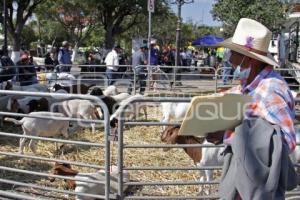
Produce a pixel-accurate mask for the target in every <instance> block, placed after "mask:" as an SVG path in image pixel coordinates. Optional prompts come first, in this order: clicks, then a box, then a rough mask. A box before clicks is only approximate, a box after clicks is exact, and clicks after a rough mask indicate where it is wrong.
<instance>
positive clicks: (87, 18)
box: [37, 0, 97, 46]
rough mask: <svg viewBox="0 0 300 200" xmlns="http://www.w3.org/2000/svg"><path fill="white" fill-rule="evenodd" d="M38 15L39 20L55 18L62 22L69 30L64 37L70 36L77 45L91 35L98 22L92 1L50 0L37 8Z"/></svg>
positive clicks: (56, 20)
mask: <svg viewBox="0 0 300 200" xmlns="http://www.w3.org/2000/svg"><path fill="white" fill-rule="evenodd" d="M37 17H38V20H39V21H44V22H45V21H49V20H53V21H55V22H58V23H60V24H61V25H62V27H63V28H64V29H65V30H66V31H67V35H65V37H64V38H65V39H67V38H68V40H70V41H71V42H74V43H75V45H76V46H77V45H80V43H81V42H83V41H84V40H85V39H86V38H88V37H89V36H90V33H91V31H92V30H93V29H95V26H96V24H97V23H96V20H95V7H94V5H93V4H91V1H81V0H69V1H64V0H48V1H47V2H46V3H44V4H42V5H40V6H39V8H38V9H37ZM48 24H49V23H48ZM52 25H55V24H54V23H52Z"/></svg>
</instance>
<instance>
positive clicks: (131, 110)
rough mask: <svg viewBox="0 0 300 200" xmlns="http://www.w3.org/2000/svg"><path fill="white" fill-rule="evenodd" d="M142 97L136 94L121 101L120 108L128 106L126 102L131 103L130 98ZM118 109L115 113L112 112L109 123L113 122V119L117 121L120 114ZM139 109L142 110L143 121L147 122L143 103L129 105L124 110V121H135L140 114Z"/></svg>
mask: <svg viewBox="0 0 300 200" xmlns="http://www.w3.org/2000/svg"><path fill="white" fill-rule="evenodd" d="M143 97H144V96H143V95H141V94H136V95H133V96H131V97H129V98H127V99H125V100H123V101H121V102H120V104H119V105H120V107H121V106H123V105H125V104H128V102H130V101H131V99H132V98H137V99H139V98H143ZM120 107H119V108H118V109H117V110H116V112H114V114H112V115H111V116H110V121H112V120H114V119H119V115H120V113H121V108H120ZM141 109H143V111H144V115H145V119H146V120H147V103H143V102H135V103H134V104H130V105H129V106H128V107H127V109H126V110H125V119H127V120H131V119H135V118H136V116H137V115H138V114H139V113H140V111H141Z"/></svg>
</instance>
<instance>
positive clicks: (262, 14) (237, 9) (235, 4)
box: [212, 0, 284, 35]
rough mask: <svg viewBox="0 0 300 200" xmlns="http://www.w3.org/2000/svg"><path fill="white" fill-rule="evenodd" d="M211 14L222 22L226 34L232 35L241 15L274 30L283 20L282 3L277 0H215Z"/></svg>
mask: <svg viewBox="0 0 300 200" xmlns="http://www.w3.org/2000/svg"><path fill="white" fill-rule="evenodd" d="M212 15H213V17H214V19H216V20H219V21H221V22H223V24H224V28H225V29H224V31H225V34H226V35H232V33H233V31H234V30H235V26H236V25H237V23H238V21H239V19H240V18H243V17H247V18H251V19H255V20H257V21H259V22H261V23H262V24H264V25H265V26H267V27H268V28H269V29H270V30H274V29H275V28H276V27H277V26H278V25H279V24H280V23H282V21H283V20H284V4H283V3H282V2H281V1H279V0H264V1H262V0H216V3H215V4H214V6H213V10H212Z"/></svg>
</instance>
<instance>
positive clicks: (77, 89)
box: [53, 84, 95, 94]
mask: <svg viewBox="0 0 300 200" xmlns="http://www.w3.org/2000/svg"><path fill="white" fill-rule="evenodd" d="M93 86H95V84H92V85H90V86H86V85H84V84H79V85H71V86H62V85H60V84H55V85H54V86H53V88H54V91H57V90H65V91H67V92H68V93H72V94H87V93H88V91H89V89H90V88H91V87H93Z"/></svg>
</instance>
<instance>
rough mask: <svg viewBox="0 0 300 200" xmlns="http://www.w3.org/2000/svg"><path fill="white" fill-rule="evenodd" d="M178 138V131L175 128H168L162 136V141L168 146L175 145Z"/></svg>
mask: <svg viewBox="0 0 300 200" xmlns="http://www.w3.org/2000/svg"><path fill="white" fill-rule="evenodd" d="M177 137H178V131H176V129H175V127H171V126H168V127H167V128H166V129H165V130H164V132H163V133H162V135H161V140H162V141H164V142H166V143H167V144H175V143H176V139H177Z"/></svg>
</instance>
